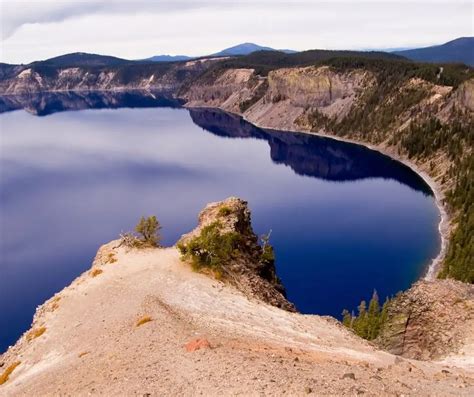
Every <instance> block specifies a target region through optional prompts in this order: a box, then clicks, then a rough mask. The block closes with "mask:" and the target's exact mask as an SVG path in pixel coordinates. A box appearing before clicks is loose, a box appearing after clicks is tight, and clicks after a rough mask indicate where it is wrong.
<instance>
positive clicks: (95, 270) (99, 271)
mask: <svg viewBox="0 0 474 397" xmlns="http://www.w3.org/2000/svg"><path fill="white" fill-rule="evenodd" d="M103 272H104V271H103V270H102V269H94V270H91V272H90V275H91V276H92V277H97V276H98V275H99V274H102V273H103Z"/></svg>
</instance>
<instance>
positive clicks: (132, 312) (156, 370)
mask: <svg viewBox="0 0 474 397" xmlns="http://www.w3.org/2000/svg"><path fill="white" fill-rule="evenodd" d="M116 246H117V242H111V243H109V244H107V245H105V246H103V247H102V248H101V250H100V251H99V253H98V255H97V257H96V260H95V262H94V266H93V268H92V270H91V271H90V272H86V273H84V274H83V275H82V276H80V277H78V278H77V279H76V280H75V281H74V282H73V283H72V284H71V285H70V286H69V287H66V288H65V289H64V290H63V291H61V292H60V293H59V294H57V295H56V296H55V297H53V298H51V299H50V300H49V301H48V302H46V303H45V304H44V305H43V306H41V307H40V308H39V309H38V311H37V314H36V316H35V320H34V323H33V326H32V330H36V331H38V330H41V329H43V328H44V331H43V333H42V334H41V333H40V332H36V333H35V332H31V331H30V332H29V333H26V334H25V335H24V336H23V337H22V338H21V339H20V340H19V341H18V343H17V344H16V345H15V346H14V347H12V348H11V349H10V350H9V351H8V352H7V353H5V354H4V355H3V356H0V365H2V364H3V365H2V367H1V368H0V374H1V372H2V371H3V370H4V369H5V368H8V367H9V366H10V365H11V364H13V363H15V362H21V364H20V365H18V366H17V367H16V368H15V369H14V370H13V372H12V373H11V375H10V376H9V379H8V380H7V381H6V382H5V383H4V384H3V385H2V386H0V395H2V396H23V395H24V396H33V395H34V396H43V395H74V396H81V395H126V396H130V395H141V396H147V395H153V396H154V395H156V396H158V395H159V396H162V395H185V396H186V395H206V396H214V395H245V396H253V395H284V394H286V395H307V394H313V395H373V396H380V395H393V396H402V395H404V396H408V395H417V396H419V395H421V396H424V395H426V396H428V395H430V396H433V395H439V396H463V395H465V396H469V395H473V394H474V368H472V367H471V366H470V365H468V364H466V356H465V355H464V356H459V357H457V356H450V357H449V359H448V360H446V361H445V362H420V361H415V360H407V359H402V358H399V357H395V356H393V355H390V354H388V353H385V352H381V351H377V350H376V349H375V348H374V347H373V346H371V345H370V344H369V343H367V342H365V341H363V340H361V339H360V338H358V337H356V336H354V335H353V334H351V333H350V332H349V331H347V330H346V329H345V328H343V327H342V326H341V325H340V324H339V323H337V322H336V321H335V320H334V319H331V318H324V317H320V316H310V315H302V314H297V313H289V312H286V311H283V310H281V309H278V308H275V307H272V306H269V305H266V304H264V303H261V302H259V301H257V300H254V299H251V298H250V299H249V298H247V297H246V296H244V295H243V294H242V293H240V292H239V291H237V290H236V289H235V288H233V287H231V286H228V285H225V284H223V283H221V282H219V281H216V280H213V279H211V278H209V277H207V276H205V275H202V274H197V273H195V272H193V271H192V270H191V269H190V268H189V266H188V265H186V264H184V263H182V262H181V261H180V259H179V254H178V252H177V251H176V249H175V248H166V249H146V250H131V251H127V250H126V249H125V248H122V247H120V248H114V247H116ZM97 269H99V270H102V273H101V272H98V271H95V272H94V273H92V271H94V270H97ZM93 274H95V276H93ZM145 317H148V318H147V319H146V320H151V321H145V322H144V323H143V324H142V325H139V326H137V323H138V321H139V320H143V319H144V318H145ZM38 333H39V334H40V335H39V336H36V335H37V334H38ZM196 339H201V342H202V341H203V340H204V342H203V343H201V342H196ZM200 346H202V348H200V349H197V348H199V347H200ZM195 349H197V350H195ZM464 353H466V352H464ZM468 354H469V352H468ZM456 365H457V367H456Z"/></svg>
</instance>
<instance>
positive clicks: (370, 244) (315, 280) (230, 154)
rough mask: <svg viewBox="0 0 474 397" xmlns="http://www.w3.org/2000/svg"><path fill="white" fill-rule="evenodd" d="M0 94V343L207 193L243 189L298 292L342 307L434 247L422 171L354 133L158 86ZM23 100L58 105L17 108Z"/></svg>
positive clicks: (307, 308) (303, 299) (417, 265)
mask: <svg viewBox="0 0 474 397" xmlns="http://www.w3.org/2000/svg"><path fill="white" fill-rule="evenodd" d="M0 104H1V107H0V109H1V110H2V111H4V112H5V113H4V114H2V115H1V116H0V126H1V131H0V142H1V153H0V154H1V156H0V187H1V189H0V217H1V219H0V225H1V226H0V234H1V236H0V237H1V238H0V259H1V261H0V273H1V277H0V312H1V313H2V316H1V317H0V351H1V350H4V349H5V348H6V346H8V344H11V343H13V342H14V341H15V339H16V338H17V337H18V336H19V335H20V334H21V332H23V331H24V330H25V329H26V328H27V327H28V325H29V324H30V322H31V317H32V315H33V313H34V309H35V307H36V306H37V305H38V304H40V303H42V302H43V301H44V300H45V299H47V298H49V297H50V296H51V295H52V294H53V293H54V292H56V291H58V290H60V289H61V288H63V287H64V286H65V285H67V284H68V283H70V281H71V280H72V279H74V278H75V277H76V276H77V275H78V274H80V273H81V272H83V271H84V270H86V269H88V268H89V266H90V262H91V260H92V258H93V256H94V254H95V252H96V250H97V248H98V246H99V245H100V244H102V243H104V242H107V241H109V240H111V239H114V238H116V237H117V235H118V233H119V232H120V231H122V230H130V229H132V228H133V225H134V224H135V223H136V221H137V219H138V218H139V217H140V216H141V215H148V214H156V215H157V216H158V218H159V219H160V221H161V223H162V224H163V225H164V230H163V232H164V241H165V243H166V244H173V243H174V242H175V241H176V240H177V239H178V238H179V236H180V235H181V234H182V233H184V232H187V231H189V230H190V229H191V228H193V227H194V226H195V224H196V216H197V213H198V212H199V210H200V209H201V208H202V207H203V206H204V205H205V204H206V203H208V202H210V201H216V200H221V199H224V198H226V197H228V196H239V197H243V198H245V199H246V200H248V201H249V204H250V207H251V209H252V216H253V224H254V227H255V229H256V231H257V232H258V233H264V232H267V231H268V230H269V229H272V231H273V232H272V242H273V244H274V246H275V250H276V254H277V268H278V273H279V275H280V277H281V278H282V280H283V283H284V284H285V286H286V288H287V291H288V296H289V298H290V299H291V300H292V301H293V302H295V303H296V305H297V307H298V308H299V309H300V310H301V311H303V312H309V313H321V314H331V315H334V316H338V315H339V314H340V312H341V310H342V309H343V308H344V307H355V306H356V305H357V304H358V302H359V300H360V299H361V298H362V297H364V296H365V297H366V296H367V295H370V293H371V291H372V289H373V288H374V287H375V288H377V289H378V292H379V294H380V295H381V296H382V298H383V297H384V296H385V295H387V294H393V293H395V292H397V291H398V290H400V289H404V288H406V287H408V286H409V285H410V284H411V283H412V282H413V281H414V280H415V279H416V278H417V277H419V275H420V274H421V272H422V271H423V268H424V266H425V265H426V264H427V262H428V260H429V258H431V257H433V256H434V255H436V252H437V250H438V247H439V241H438V234H437V221H438V213H437V209H436V206H435V204H434V201H433V197H432V196H431V193H430V191H429V188H428V187H427V186H426V184H425V183H424V182H423V180H422V179H421V178H419V177H418V176H417V175H416V174H415V173H413V172H412V171H411V170H410V169H409V168H407V167H405V166H404V165H402V164H400V163H398V162H396V161H393V160H391V159H389V158H387V157H386V156H383V155H381V154H379V153H377V152H374V151H371V150H368V149H366V148H364V147H361V146H357V145H353V144H347V143H343V142H338V141H334V140H331V139H324V138H319V137H313V136H309V135H303V134H293V133H287V132H276V131H266V130H262V129H259V128H256V127H254V126H252V125H251V124H249V123H246V122H245V121H243V120H242V119H240V118H239V117H236V116H233V115H229V114H226V113H223V112H220V111H213V110H203V109H202V110H191V111H189V112H188V111H187V110H185V109H179V108H177V107H176V106H177V103H176V102H175V101H173V100H170V99H169V98H166V97H162V96H160V95H158V94H156V93H140V92H134V93H126V92H119V93H110V92H105V93H104V92H103V93H60V94H52V93H48V94H44V95H40V96H25V97H6V98H5V97H4V98H0ZM161 106H167V107H164V108H163V107H161ZM170 106H171V107H170ZM20 108H24V109H25V110H27V111H28V112H29V113H32V114H33V115H42V116H45V115H47V114H49V115H50V116H48V117H35V116H33V115H32V114H29V113H26V112H23V111H15V112H9V110H14V109H20ZM89 108H90V109H94V110H89V111H83V112H69V111H63V110H79V109H89ZM109 108H110V109H109ZM128 108H142V109H128ZM97 109H102V110H97ZM53 113H54V114H53ZM193 122H194V123H193ZM203 129H204V130H205V131H203ZM229 138H232V139H229ZM236 138H250V139H236ZM269 147H270V149H269ZM269 154H270V155H269ZM12 302H14V304H12Z"/></svg>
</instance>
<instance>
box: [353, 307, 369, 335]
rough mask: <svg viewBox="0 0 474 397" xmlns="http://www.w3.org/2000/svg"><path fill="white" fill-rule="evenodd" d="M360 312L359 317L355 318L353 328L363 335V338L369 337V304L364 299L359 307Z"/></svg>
mask: <svg viewBox="0 0 474 397" xmlns="http://www.w3.org/2000/svg"><path fill="white" fill-rule="evenodd" d="M358 310H359V314H358V316H357V318H356V319H355V320H354V323H353V328H354V331H355V333H356V334H357V335H359V336H361V337H362V338H365V339H367V326H368V321H367V304H366V303H365V301H364V300H363V301H362V302H360V305H359V307H358Z"/></svg>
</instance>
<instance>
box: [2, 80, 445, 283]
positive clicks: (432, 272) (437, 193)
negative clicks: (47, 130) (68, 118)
mask: <svg viewBox="0 0 474 397" xmlns="http://www.w3.org/2000/svg"><path fill="white" fill-rule="evenodd" d="M94 91H100V92H121V91H145V92H150V93H153V92H154V91H157V92H168V90H153V89H150V88H140V87H134V88H126V87H118V88H113V89H93V90H91V89H87V88H84V89H76V90H74V89H73V90H45V91H38V92H36V93H38V94H41V93H48V92H51V93H60V92H94ZM172 91H173V90H172V89H170V90H169V93H170V94H171V95H172V97H174V98H175V99H177V100H178V101H183V102H184V103H182V104H181V106H182V107H183V108H185V109H193V108H195V109H219V110H221V111H223V112H226V113H230V114H233V115H235V116H238V117H241V118H242V119H243V120H245V121H246V122H248V123H250V124H252V125H253V126H255V127H257V128H261V129H265V130H269V131H284V132H285V131H286V132H293V133H299V134H307V135H314V136H320V137H323V138H330V139H334V140H337V141H341V142H347V143H352V144H356V145H360V146H364V147H366V148H368V149H370V150H375V151H378V152H379V153H381V154H384V155H385V156H388V157H390V158H391V159H393V160H395V161H399V162H400V163H402V164H404V165H405V166H407V167H409V168H410V169H411V170H412V171H414V172H415V173H416V174H418V175H419V176H420V177H421V178H422V179H423V180H424V181H425V183H426V184H427V185H428V186H429V187H430V189H431V191H432V192H433V196H434V198H435V203H436V206H437V208H438V211H439V217H440V220H439V222H438V234H439V236H440V240H441V241H440V250H439V252H438V255H436V257H434V258H432V259H431V261H430V263H429V264H428V265H427V266H426V269H425V270H424V274H423V275H422V276H421V277H420V278H419V279H420V280H427V281H432V280H435V279H436V278H437V276H438V274H439V272H440V270H441V263H442V261H443V259H444V258H445V256H446V253H447V249H448V242H449V237H450V235H451V232H452V224H451V220H452V219H451V217H450V216H449V214H448V211H447V208H446V206H445V205H444V204H443V199H444V193H443V192H442V191H441V187H440V186H439V185H438V183H436V182H435V181H434V179H433V178H432V177H431V176H430V175H429V174H428V173H427V172H426V171H424V170H423V169H422V168H421V166H420V165H418V164H416V163H415V162H413V161H411V160H409V159H408V158H406V157H404V156H400V155H399V154H398V153H395V152H394V151H393V150H390V148H389V147H383V146H380V145H373V144H371V143H368V142H363V141H358V140H355V139H351V138H343V137H339V136H336V135H332V134H327V133H322V132H314V131H304V130H298V129H294V128H279V129H276V128H269V127H265V126H264V125H261V124H259V123H255V122H253V121H251V120H249V119H248V118H247V117H245V115H243V114H240V113H237V112H233V111H230V110H227V109H223V108H222V107H220V106H201V105H188V104H187V103H186V102H185V101H186V100H185V99H183V98H180V97H178V96H174V95H173V94H172ZM23 94H25V93H23ZM26 94H30V93H26ZM0 95H2V96H19V95H22V94H5V93H2V94H0Z"/></svg>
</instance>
